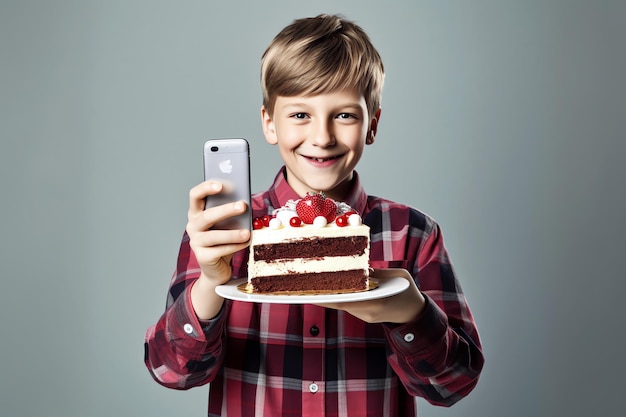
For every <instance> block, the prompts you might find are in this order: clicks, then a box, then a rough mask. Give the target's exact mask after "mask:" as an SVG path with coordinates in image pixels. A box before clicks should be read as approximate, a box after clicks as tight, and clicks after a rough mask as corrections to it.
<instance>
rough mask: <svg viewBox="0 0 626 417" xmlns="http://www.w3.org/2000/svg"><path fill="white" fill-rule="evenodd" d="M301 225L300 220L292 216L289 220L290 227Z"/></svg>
mask: <svg viewBox="0 0 626 417" xmlns="http://www.w3.org/2000/svg"><path fill="white" fill-rule="evenodd" d="M301 224H302V220H300V217H296V216H293V217H292V218H291V219H289V225H290V226H291V227H300V225H301Z"/></svg>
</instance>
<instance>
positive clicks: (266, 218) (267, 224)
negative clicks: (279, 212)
mask: <svg viewBox="0 0 626 417" xmlns="http://www.w3.org/2000/svg"><path fill="white" fill-rule="evenodd" d="M270 220H272V216H269V215H267V214H266V215H265V216H263V217H261V221H262V222H263V226H265V227H270Z"/></svg>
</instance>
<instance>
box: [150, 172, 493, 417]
mask: <svg viewBox="0 0 626 417" xmlns="http://www.w3.org/2000/svg"><path fill="white" fill-rule="evenodd" d="M296 198H298V196H297V195H296V194H295V192H294V191H293V190H292V189H291V187H290V186H289V185H288V184H287V181H286V180H285V177H284V169H283V170H281V172H280V173H279V174H278V175H277V177H276V180H275V182H274V184H273V185H272V187H271V188H270V189H269V190H268V191H266V192H264V193H260V194H256V195H255V196H254V197H253V202H252V208H253V215H254V216H255V217H256V216H261V215H263V214H266V213H271V212H272V210H273V208H275V207H281V206H282V205H283V204H284V203H285V202H286V201H287V200H288V199H296ZM346 202H347V203H348V204H350V205H351V206H352V207H353V208H354V209H356V210H357V211H358V212H359V213H361V214H362V216H363V220H364V223H366V224H367V225H369V226H370V228H371V252H370V258H371V260H370V263H371V265H372V267H374V268H385V267H394V268H405V269H406V270H408V271H409V272H410V273H411V274H412V276H413V277H414V279H415V281H416V283H417V285H418V287H419V288H420V290H421V291H422V292H423V294H424V296H425V298H426V301H427V305H426V308H425V310H424V312H423V313H422V314H421V315H420V316H419V317H418V318H417V319H416V320H415V321H414V322H411V323H407V324H402V325H394V324H391V323H385V324H369V323H365V322H363V321H361V320H359V319H357V318H355V317H353V316H351V315H350V314H348V313H345V312H342V311H336V310H332V309H326V308H323V307H318V306H314V305H284V304H260V303H247V302H238V301H230V300H226V301H225V303H224V306H223V308H222V310H221V311H220V313H219V314H218V316H217V317H215V318H214V319H211V320H208V321H199V320H198V319H197V317H196V316H195V314H194V310H193V307H192V304H191V299H190V291H189V289H190V286H191V284H192V283H193V282H194V281H195V280H196V279H197V278H198V276H199V275H200V269H199V267H198V263H197V261H196V259H195V257H194V255H193V252H192V251H191V249H190V247H189V242H188V238H187V236H186V235H184V237H183V241H182V245H181V249H180V253H179V257H178V265H177V270H176V272H175V273H174V276H173V278H172V282H171V286H170V290H169V293H168V300H167V308H166V310H165V313H164V314H163V315H162V316H161V318H160V320H159V321H158V322H157V323H156V325H154V326H152V327H150V328H149V329H148V331H147V333H146V341H145V363H146V366H147V367H148V369H149V370H150V372H151V374H152V376H153V377H154V379H155V380H156V381H157V382H159V383H160V384H162V385H164V386H167V387H170V388H175V389H188V388H191V387H194V386H199V385H204V384H207V383H210V389H209V410H208V415H209V416H226V415H227V416H229V417H239V416H242V417H248V416H261V415H265V416H315V417H319V416H328V417H333V416H348V417H356V416H376V417H381V416H416V415H417V409H416V397H423V398H425V399H426V400H427V401H429V402H430V403H432V404H438V405H445V406H449V405H452V404H454V403H455V402H456V401H458V400H460V399H461V398H463V397H464V396H465V395H467V394H468V393H469V392H470V391H471V390H472V389H473V388H474V386H475V385H476V383H477V381H478V377H479V375H480V371H481V369H482V365H483V354H482V350H481V344H480V340H479V336H478V331H477V329H476V326H475V323H474V320H473V318H472V314H471V313H470V309H469V307H468V305H467V302H466V300H465V297H464V296H463V293H462V291H461V288H460V286H459V283H458V282H457V280H456V278H455V275H454V272H453V268H452V265H451V263H450V259H449V257H448V253H447V251H446V249H445V247H444V243H443V237H442V234H441V231H440V229H439V226H438V225H437V224H436V223H435V222H434V221H433V220H432V219H431V218H430V217H428V216H427V215H425V214H423V213H421V212H419V211H417V210H415V209H413V208H410V207H407V206H405V205H401V204H398V203H394V202H391V201H388V200H385V199H382V198H378V197H373V196H368V195H367V194H365V191H364V190H363V188H362V187H361V184H360V181H359V177H358V175H357V174H356V173H355V181H354V186H353V189H352V191H351V192H350V194H349V197H348V198H347V199H346ZM246 263H247V251H242V252H239V253H237V254H235V256H234V257H233V275H234V276H233V278H237V277H244V276H246V268H247V265H246Z"/></svg>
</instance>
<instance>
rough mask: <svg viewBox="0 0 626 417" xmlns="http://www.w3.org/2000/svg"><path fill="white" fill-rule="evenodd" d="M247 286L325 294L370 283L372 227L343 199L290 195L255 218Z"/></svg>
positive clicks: (264, 290)
mask: <svg viewBox="0 0 626 417" xmlns="http://www.w3.org/2000/svg"><path fill="white" fill-rule="evenodd" d="M253 226H254V230H253V231H252V242H251V244H250V258H249V261H248V289H249V290H251V291H252V292H255V293H280V294H285V293H287V294H311V293H319V294H328V293H346V292H356V291H365V290H367V289H368V275H369V243H370V240H369V238H370V229H369V227H368V226H366V225H364V224H363V223H362V221H361V217H360V216H359V214H357V213H356V212H355V211H354V210H353V209H352V208H350V206H348V205H347V204H345V203H337V202H335V201H333V200H331V199H330V198H325V197H324V195H323V194H307V196H305V197H304V198H302V199H299V200H295V201H294V200H290V201H289V202H287V204H286V205H285V206H284V207H281V208H280V209H278V210H275V212H274V215H273V216H265V217H264V218H263V219H255V221H254V225H253Z"/></svg>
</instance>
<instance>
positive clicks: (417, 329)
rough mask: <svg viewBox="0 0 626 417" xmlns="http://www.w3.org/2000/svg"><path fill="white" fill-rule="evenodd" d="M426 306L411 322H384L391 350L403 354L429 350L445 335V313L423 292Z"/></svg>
mask: <svg viewBox="0 0 626 417" xmlns="http://www.w3.org/2000/svg"><path fill="white" fill-rule="evenodd" d="M424 298H425V300H426V306H425V307H424V310H423V311H422V313H421V314H420V315H419V316H418V317H417V318H416V319H415V320H414V321H412V322H409V323H404V324H393V323H384V324H383V327H384V328H385V331H386V333H387V338H388V340H389V343H390V344H391V347H392V349H393V350H395V351H397V352H398V353H403V354H405V355H409V354H419V353H420V352H422V351H430V350H431V349H432V346H433V345H440V344H441V343H442V339H444V338H445V337H446V334H447V330H448V318H447V316H446V314H445V313H444V312H443V310H441V308H439V306H437V304H435V302H434V301H433V300H432V299H430V297H428V296H427V295H426V294H424Z"/></svg>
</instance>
